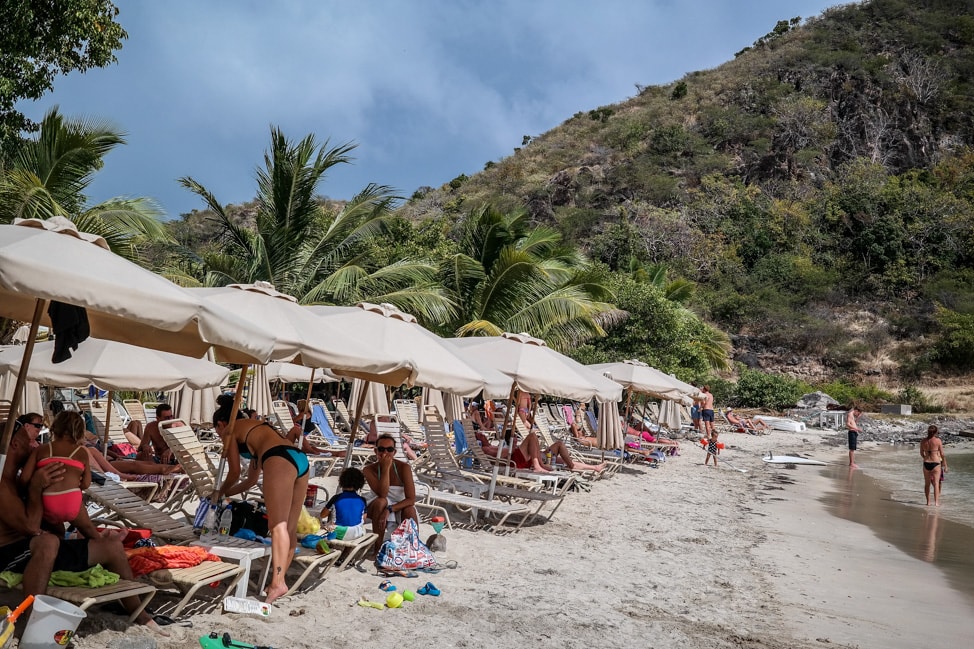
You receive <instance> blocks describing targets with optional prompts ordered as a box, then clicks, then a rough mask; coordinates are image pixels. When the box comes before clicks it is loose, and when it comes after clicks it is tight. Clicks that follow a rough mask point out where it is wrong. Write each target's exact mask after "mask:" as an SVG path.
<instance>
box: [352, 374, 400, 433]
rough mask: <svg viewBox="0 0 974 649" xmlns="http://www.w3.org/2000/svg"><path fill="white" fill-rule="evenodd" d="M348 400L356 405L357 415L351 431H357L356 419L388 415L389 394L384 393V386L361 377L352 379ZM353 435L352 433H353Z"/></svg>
mask: <svg viewBox="0 0 974 649" xmlns="http://www.w3.org/2000/svg"><path fill="white" fill-rule="evenodd" d="M349 400H350V401H351V402H352V403H354V404H359V405H357V408H358V409H359V411H360V412H359V413H358V416H356V417H354V419H355V423H353V431H357V430H358V428H357V425H358V420H359V419H361V418H362V417H367V416H368V415H388V414H390V410H389V395H388V394H387V393H386V386H384V385H383V384H381V383H373V382H372V381H363V380H362V379H352V394H351V395H350V396H349ZM353 437H354V435H353Z"/></svg>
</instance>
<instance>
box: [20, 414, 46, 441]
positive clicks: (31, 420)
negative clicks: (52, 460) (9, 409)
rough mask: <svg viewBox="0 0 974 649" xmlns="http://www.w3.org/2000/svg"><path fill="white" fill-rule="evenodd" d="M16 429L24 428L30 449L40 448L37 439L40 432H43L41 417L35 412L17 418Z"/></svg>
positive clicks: (42, 418) (42, 417) (42, 419)
mask: <svg viewBox="0 0 974 649" xmlns="http://www.w3.org/2000/svg"><path fill="white" fill-rule="evenodd" d="M17 427H18V428H20V427H24V430H26V431H27V436H28V438H30V447H31V448H32V449H34V448H37V447H38V446H40V444H39V443H38V441H37V438H38V437H39V436H40V434H41V431H42V430H44V416H43V415H39V414H37V413H36V412H28V413H27V414H25V415H21V416H19V417H17Z"/></svg>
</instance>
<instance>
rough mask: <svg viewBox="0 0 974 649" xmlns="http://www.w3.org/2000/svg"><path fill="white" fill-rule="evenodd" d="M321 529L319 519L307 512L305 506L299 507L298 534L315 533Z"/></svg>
mask: <svg viewBox="0 0 974 649" xmlns="http://www.w3.org/2000/svg"><path fill="white" fill-rule="evenodd" d="M320 530H321V521H319V520H318V519H317V518H316V517H315V516H312V515H311V514H309V513H308V508H307V507H301V514H300V516H298V534H317V533H318V532H319V531H320Z"/></svg>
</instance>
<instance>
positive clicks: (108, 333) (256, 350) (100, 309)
mask: <svg viewBox="0 0 974 649" xmlns="http://www.w3.org/2000/svg"><path fill="white" fill-rule="evenodd" d="M51 301H54V302H59V303H62V304H66V305H73V306H76V307H83V308H84V309H85V312H86V316H87V320H88V324H89V327H90V334H91V335H92V336H95V337H98V338H103V339H106V340H117V341H120V342H127V343H130V344H134V345H139V346H143V347H151V348H153V349H160V350H164V351H170V352H174V353H179V354H184V355H187V356H192V357H195V358H199V357H201V356H202V355H203V354H204V353H205V352H206V350H207V349H208V348H209V347H211V346H213V347H216V348H217V349H218V350H221V351H222V352H223V356H224V357H225V358H227V360H231V361H235V362H264V361H266V360H268V359H269V357H270V352H271V350H272V340H271V337H270V335H269V334H268V333H266V332H265V331H263V330H261V329H260V328H259V327H258V326H256V325H253V324H251V323H250V322H249V321H247V320H241V319H240V318H235V317H233V316H232V315H230V314H228V313H226V312H225V311H223V310H222V309H220V308H219V307H217V306H215V305H213V304H210V303H208V302H205V301H202V300H200V299H198V298H196V297H194V296H192V295H190V294H189V293H187V292H186V291H185V290H184V289H182V288H180V287H178V286H176V285H175V284H173V283H172V282H170V281H168V280H166V279H165V278H163V277H160V276H159V275H156V274H155V273H152V272H150V271H148V270H146V269H144V268H142V267H141V266H138V265H137V264H134V263H132V262H130V261H127V260H125V259H123V258H122V257H119V256H118V255H115V254H113V253H112V252H111V251H110V250H109V249H108V244H107V243H106V242H105V240H104V239H103V238H101V237H98V236H94V235H90V234H86V233H81V232H78V230H77V228H75V227H74V224H73V223H71V222H70V221H69V220H67V219H64V218H62V217H54V218H52V219H48V220H41V219H26V220H21V219H18V220H16V221H15V223H14V225H0V317H4V318H13V319H16V320H21V321H25V322H30V323H31V332H30V335H29V337H28V338H29V339H28V341H27V343H26V344H25V345H24V346H23V347H24V358H25V359H27V358H29V357H30V354H31V351H32V348H33V344H34V339H35V338H36V332H37V328H38V327H39V326H40V324H41V323H42V322H43V323H44V324H46V325H50V324H51V322H50V320H49V317H48V316H47V315H46V314H47V311H48V310H49V302H51ZM63 340H65V337H62V341H63ZM82 344H84V343H82ZM23 365H25V366H26V365H28V362H25V363H23ZM24 380H26V377H19V378H18V382H21V381H24ZM14 396H15V399H17V400H18V401H19V399H18V398H17V390H15V392H14ZM17 407H18V403H17V402H16V401H15V403H14V404H13V408H12V410H13V413H14V414H16V413H17V412H18V409H17ZM12 432H13V418H12V417H11V418H10V421H8V423H7V426H6V427H5V428H4V431H3V437H2V439H0V454H5V453H6V449H7V445H8V444H9V442H10V435H11V433H12ZM3 459H5V455H2V456H0V466H2V460H3Z"/></svg>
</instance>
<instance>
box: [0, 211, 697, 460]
mask: <svg viewBox="0 0 974 649" xmlns="http://www.w3.org/2000/svg"><path fill="white" fill-rule="evenodd" d="M51 301H57V302H61V303H66V304H71V305H77V306H81V307H84V308H85V309H86V311H87V318H88V321H89V325H90V332H91V335H92V336H93V337H94V339H89V340H86V341H84V342H82V343H81V344H80V345H79V346H78V348H77V351H75V352H74V357H73V358H71V359H69V360H68V361H66V362H64V363H57V364H55V363H51V364H50V367H45V368H44V370H45V372H49V373H48V374H44V376H45V382H48V383H52V384H60V385H63V386H65V387H69V386H71V385H73V382H72V380H68V377H67V376H66V375H65V373H66V372H68V371H69V370H71V368H70V367H68V366H67V364H68V363H71V362H72V361H74V365H76V366H77V367H78V368H83V369H81V370H79V371H80V372H81V373H84V374H86V376H87V378H88V380H89V382H91V383H95V384H96V385H99V387H102V388H105V389H122V388H123V387H124V389H133V390H139V389H177V388H183V389H187V388H188V389H193V388H197V387H199V388H202V387H207V386H212V385H219V384H220V383H222V382H223V381H225V380H226V368H223V367H222V366H219V365H216V364H215V363H213V362H209V361H207V360H201V359H202V357H203V356H204V355H205V354H207V353H209V354H211V359H212V360H215V361H221V362H227V363H237V364H242V365H244V366H247V365H249V364H257V365H263V364H265V363H267V362H269V361H272V360H275V361H285V362H290V363H292V364H294V365H295V366H297V367H301V368H303V369H304V372H305V376H303V377H300V378H299V376H300V374H301V371H300V370H298V369H296V368H295V367H292V368H288V369H289V370H291V373H290V374H288V378H289V379H290V381H292V382H293V381H302V382H303V381H309V380H312V379H313V377H314V376H315V375H317V376H319V377H321V376H323V375H324V371H323V370H322V369H320V368H328V369H329V370H330V371H331V372H332V373H333V374H334V375H336V376H341V377H347V378H358V379H362V380H363V381H368V382H376V383H381V384H385V385H401V384H408V385H419V386H423V387H427V388H431V389H436V390H441V391H443V392H447V393H452V394H456V395H460V396H474V395H477V394H479V393H481V392H482V393H483V394H484V396H485V397H486V398H502V397H506V396H508V395H509V394H510V395H513V393H514V390H522V391H527V392H531V393H538V394H549V395H552V396H556V397H561V398H565V399H573V400H577V401H588V400H590V399H592V398H596V399H597V400H599V401H600V402H603V403H606V404H608V403H611V402H619V401H620V399H621V395H622V386H621V385H620V383H619V382H617V381H620V380H625V379H626V378H627V377H625V376H624V374H625V371H629V370H631V369H634V368H637V367H638V365H636V364H635V363H628V364H626V363H622V364H616V365H617V366H618V367H615V366H613V367H611V368H610V367H599V368H596V369H594V370H593V369H592V368H589V367H586V366H583V365H581V364H579V363H577V362H575V361H574V360H572V359H570V358H568V357H567V356H564V355H562V354H559V353H558V352H556V351H554V350H552V349H550V348H548V347H547V346H546V345H545V344H544V342H543V341H540V340H538V339H534V338H531V337H530V336H526V335H522V334H505V335H504V336H498V337H482V338H461V339H448V340H444V339H442V338H440V337H438V336H436V335H435V334H433V333H432V332H430V331H428V330H426V329H425V328H423V327H422V326H420V325H419V324H418V323H417V322H416V320H415V318H413V317H412V316H410V315H408V314H404V313H402V312H400V311H398V310H397V309H395V307H392V306H390V305H374V304H367V303H363V304H359V305H357V306H355V307H326V306H314V307H306V306H302V305H300V304H298V303H297V301H296V300H295V298H293V297H291V296H288V295H285V294H283V293H280V292H278V291H276V290H275V289H274V288H273V287H272V286H270V285H268V284H263V283H258V284H255V285H231V286H226V287H220V288H196V289H186V288H182V287H179V286H176V285H175V284H172V283H171V282H169V281H168V280H166V279H165V278H162V277H160V276H158V275H156V274H154V273H151V272H150V271H147V270H145V269H143V268H141V267H139V266H138V265H136V264H133V263H131V262H129V261H127V260H125V259H123V258H121V257H118V256H117V255H114V254H113V253H111V252H110V251H109V250H108V246H107V244H106V243H105V242H104V240H103V239H101V238H100V237H97V236H93V235H90V234H87V233H81V232H78V230H77V229H76V228H75V227H74V225H73V224H72V223H71V222H70V221H68V220H67V219H62V218H60V217H55V218H53V219H49V220H40V219H26V220H18V221H16V222H15V224H14V225H0V317H7V318H14V319H18V320H23V321H29V322H30V323H31V335H30V336H29V337H28V340H27V344H26V345H24V346H23V347H24V349H23V352H22V355H21V359H20V365H19V370H20V372H19V374H18V386H17V389H16V390H15V391H14V397H13V399H14V401H16V400H17V395H18V393H19V391H20V389H21V388H22V385H23V382H24V381H26V380H27V378H28V376H35V377H36V376H39V374H35V373H32V372H30V370H29V368H30V365H31V364H32V363H35V362H37V361H36V360H33V359H36V357H37V355H34V354H32V352H33V347H34V346H35V344H36V345H39V346H40V345H45V344H52V345H53V343H35V342H34V338H35V334H36V330H37V328H38V326H39V325H40V324H46V325H48V326H51V325H52V323H51V322H50V318H49V316H48V315H47V314H46V311H47V307H48V304H49V303H50V302H51ZM54 328H55V331H56V330H57V327H54ZM98 339H101V340H98ZM96 341H97V342H96ZM108 341H111V342H113V343H123V344H127V345H130V346H131V348H130V349H127V350H126V352H125V354H124V355H123V358H124V359H125V360H126V361H127V362H126V363H123V365H127V368H116V369H119V372H118V373H117V374H111V373H110V372H106V371H104V368H105V365H104V363H103V360H104V356H103V357H102V358H101V359H98V358H96V356H98V354H97V349H98V348H99V343H102V344H104V343H107V342H108ZM145 348H150V349H152V350H156V351H160V352H171V353H170V354H167V355H166V356H167V357H168V356H171V357H172V358H166V357H164V358H165V360H166V362H167V363H171V369H172V373H171V375H170V374H166V373H165V372H162V371H161V370H157V369H155V367H156V366H155V365H153V366H152V367H153V368H154V369H152V370H151V371H149V370H148V369H147V367H149V366H148V365H147V363H148V362H149V361H148V357H147V356H146V354H149V353H150V352H149V351H148V350H147V349H145ZM41 350H43V351H45V352H46V351H47V350H46V348H44V347H41ZM140 354H141V356H140ZM157 360H158V356H157ZM100 363H101V364H100ZM58 366H64V367H58ZM65 368H67V369H65ZM245 369H246V367H245ZM648 369H652V368H648ZM654 371H655V370H654ZM59 372H60V374H59ZM246 373H247V372H246V371H242V372H241V379H243V377H244V376H245V375H246ZM604 373H607V374H609V375H611V377H612V378H611V379H610V378H608V377H607V376H603V374H604ZM665 376H666V375H663V377H665ZM167 377H168V378H169V379H172V380H171V381H169V380H167ZM657 378H659V380H662V378H661V377H657ZM669 378H670V379H671V380H672V381H675V379H672V377H669ZM612 379H615V380H612ZM123 384H124V386H123ZM241 385H242V382H241V383H240V384H238V390H237V395H238V397H239V395H240V394H241V392H242V390H240V389H239V387H240V386H241ZM631 385H632V384H631ZM683 385H684V386H685V387H686V388H689V389H690V390H693V388H692V386H686V384H683ZM639 386H640V387H639V388H638V389H642V388H650V387H651V388H652V393H653V394H655V395H660V396H663V395H675V394H677V393H678V392H680V391H681V389H685V388H681V387H680V386H678V385H676V384H673V383H670V384H668V385H665V386H664V385H662V384H652V385H649V384H647V385H643V384H639ZM633 389H637V388H636V387H635V386H634V387H633ZM683 394H686V392H683ZM664 398H670V397H668V396H664ZM235 407H236V406H235ZM13 409H14V410H16V409H17V404H16V403H15V404H14V408H13ZM359 410H360V408H357V409H356V412H359ZM604 410H606V408H603V411H604ZM616 411H617V410H616ZM10 419H11V420H12V419H13V418H12V417H11V418H10ZM10 423H12V421H11V422H8V427H7V428H6V429H5V430H4V433H3V437H2V440H0V453H5V451H6V447H7V444H8V443H9V438H10V433H11V430H12V426H10V425H9V424H10ZM621 445H622V440H621V437H620V438H619V439H613V440H610V439H606V440H604V447H605V448H618V447H620V446H621Z"/></svg>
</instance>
